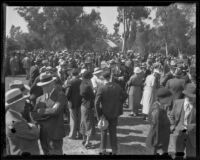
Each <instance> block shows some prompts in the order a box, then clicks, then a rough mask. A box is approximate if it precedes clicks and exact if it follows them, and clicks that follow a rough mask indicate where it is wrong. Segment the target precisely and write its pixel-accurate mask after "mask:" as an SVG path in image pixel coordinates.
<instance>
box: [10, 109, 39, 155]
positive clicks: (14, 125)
mask: <svg viewBox="0 0 200 160" xmlns="http://www.w3.org/2000/svg"><path fill="white" fill-rule="evenodd" d="M39 132H40V130H39V129H38V128H37V127H30V126H29V125H28V123H27V122H26V120H25V119H24V118H22V117H21V116H20V115H19V114H17V113H16V112H15V111H12V110H8V111H7V112H6V136H7V139H8V142H9V150H10V154H11V155H21V154H22V153H23V152H28V153H30V154H33V155H39V154H40V152H39V145H38V139H39Z"/></svg>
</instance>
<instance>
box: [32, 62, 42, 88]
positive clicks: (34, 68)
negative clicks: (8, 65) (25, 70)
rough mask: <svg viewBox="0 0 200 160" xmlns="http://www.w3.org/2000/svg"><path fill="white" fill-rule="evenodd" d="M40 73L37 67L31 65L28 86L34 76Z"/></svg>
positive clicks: (33, 79)
mask: <svg viewBox="0 0 200 160" xmlns="http://www.w3.org/2000/svg"><path fill="white" fill-rule="evenodd" d="M39 75H40V72H39V67H38V66H36V65H34V66H32V67H31V69H30V80H29V86H32V85H33V83H34V81H35V79H36V77H38V76H39Z"/></svg>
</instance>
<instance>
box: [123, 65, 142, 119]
mask: <svg viewBox="0 0 200 160" xmlns="http://www.w3.org/2000/svg"><path fill="white" fill-rule="evenodd" d="M141 72H142V70H141V69H140V68H139V67H136V68H135V69H134V73H135V74H134V75H133V76H131V78H130V79H129V81H128V82H127V85H128V88H129V89H128V95H129V98H128V102H129V108H131V110H132V113H131V114H130V116H136V115H137V114H138V107H139V106H140V101H141V98H142V85H143V82H142V76H141Z"/></svg>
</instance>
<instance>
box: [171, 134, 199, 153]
mask: <svg viewBox="0 0 200 160" xmlns="http://www.w3.org/2000/svg"><path fill="white" fill-rule="evenodd" d="M174 141H175V150H176V152H184V151H185V154H186V157H195V156H196V148H195V147H194V146H193V145H192V144H191V142H190V139H189V137H188V134H187V133H186V132H180V133H179V134H178V135H177V136H175V137H174Z"/></svg>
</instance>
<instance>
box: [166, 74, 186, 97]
mask: <svg viewBox="0 0 200 160" xmlns="http://www.w3.org/2000/svg"><path fill="white" fill-rule="evenodd" d="M184 87H185V80H184V79H178V78H173V79H170V80H168V81H167V84H166V88H168V89H169V90H170V91H171V92H172V94H173V99H174V100H176V99H180V98H182V97H183V94H182V92H183V90H184Z"/></svg>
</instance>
